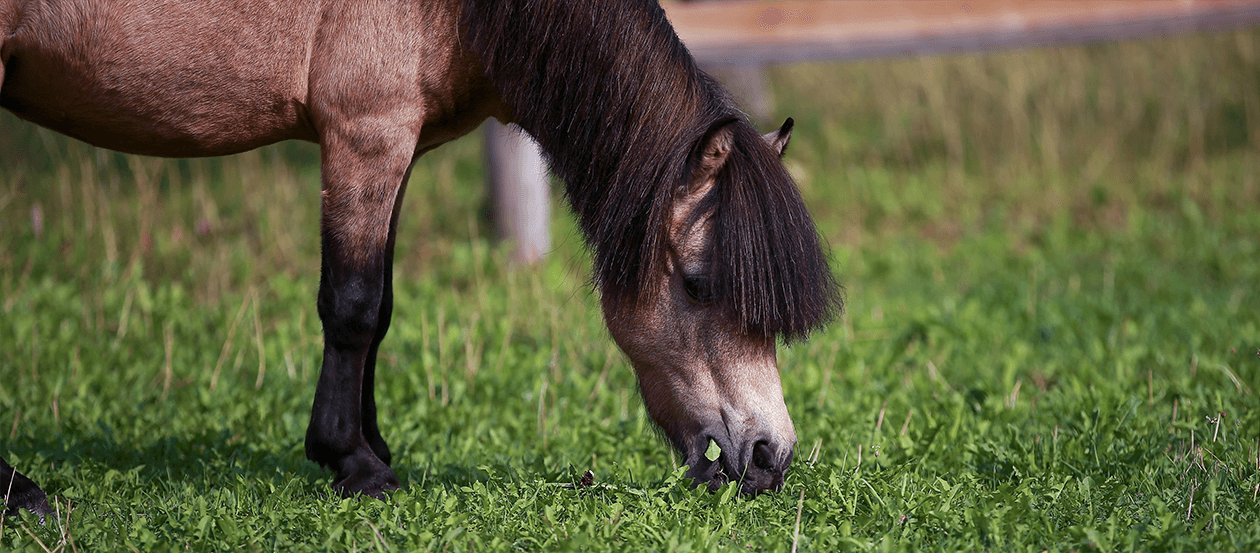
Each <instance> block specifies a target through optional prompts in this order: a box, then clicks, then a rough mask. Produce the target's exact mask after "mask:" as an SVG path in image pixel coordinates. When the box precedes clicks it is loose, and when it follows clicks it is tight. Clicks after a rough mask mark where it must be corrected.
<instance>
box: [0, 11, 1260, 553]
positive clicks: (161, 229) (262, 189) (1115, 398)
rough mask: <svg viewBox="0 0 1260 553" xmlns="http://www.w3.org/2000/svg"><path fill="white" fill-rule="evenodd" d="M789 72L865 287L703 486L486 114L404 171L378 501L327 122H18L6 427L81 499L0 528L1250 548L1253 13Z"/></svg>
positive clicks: (297, 541) (819, 175)
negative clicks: (322, 367) (334, 430)
mask: <svg viewBox="0 0 1260 553" xmlns="http://www.w3.org/2000/svg"><path fill="white" fill-rule="evenodd" d="M769 77H770V81H771V82H772V83H773V90H772V95H773V97H774V100H775V105H776V112H777V113H776V117H777V118H782V117H785V116H788V115H791V116H793V117H795V118H796V120H797V130H796V133H795V134H794V136H793V142H792V145H791V147H790V149H789V153H788V156H787V159H788V161H787V163H788V164H789V167H790V169H791V170H792V171H793V172H794V174H796V176H797V177H798V180H799V182H800V184H801V187H802V189H803V192H804V195H805V198H806V201H807V203H808V204H809V205H810V207H811V209H812V211H813V212H814V213H815V216H816V217H817V221H818V225H819V228H820V230H821V232H822V233H823V234H824V235H825V236H826V237H827V239H828V241H829V243H830V245H831V248H832V251H833V254H834V267H835V270H836V272H837V275H838V276H839V278H840V280H841V281H842V282H843V283H844V284H845V286H846V288H847V298H848V312H847V314H846V316H845V317H844V319H843V320H842V321H839V322H837V323H836V324H834V325H833V326H832V327H830V328H829V329H828V330H827V331H826V332H824V333H820V334H818V335H815V336H814V337H813V338H812V339H811V340H810V341H808V342H806V343H804V344H800V345H796V346H794V347H792V348H790V349H781V350H780V354H779V358H780V367H781V373H782V377H783V385H784V391H785V394H786V400H787V405H788V408H789V410H790V411H791V413H792V415H793V418H794V420H795V423H796V428H797V433H798V435H799V436H800V444H799V445H798V451H797V455H796V459H797V462H796V463H795V464H794V465H793V468H792V469H791V470H790V471H789V473H788V476H787V481H786V484H785V487H784V489H783V490H782V491H781V492H779V493H775V494H767V495H762V496H760V497H757V498H755V499H745V498H741V497H740V496H738V495H736V494H735V493H734V487H730V486H728V487H726V488H723V489H722V490H720V491H719V492H717V493H712V494H710V493H706V492H704V491H693V490H691V489H690V488H689V487H688V486H687V485H686V482H684V481H682V480H681V477H680V475H681V473H682V470H681V468H679V467H677V466H676V463H677V461H676V459H675V458H674V457H673V456H672V455H671V454H670V452H669V450H668V448H667V447H666V445H665V443H664V442H663V440H661V439H660V438H659V437H658V436H657V435H656V434H655V433H654V431H653V429H652V427H651V425H650V423H649V422H648V420H647V418H646V415H645V412H644V409H643V407H642V405H641V402H640V400H639V398H638V397H637V391H636V387H635V383H634V375H633V373H632V371H631V370H630V368H629V366H628V365H627V363H626V361H625V359H624V357H623V356H622V355H621V353H620V352H619V351H618V350H617V349H616V347H615V346H614V345H613V344H612V342H611V340H610V339H609V338H608V337H607V333H606V331H605V330H604V329H603V326H602V322H601V318H600V315H599V311H598V301H597V298H596V297H595V295H594V293H593V292H592V291H591V290H590V288H589V287H588V286H587V285H586V282H587V278H588V266H587V265H588V258H587V255H586V253H585V252H584V251H583V248H582V245H581V241H580V239H579V238H578V236H577V234H576V233H575V231H574V225H573V222H572V220H571V219H569V218H568V217H567V215H565V216H560V217H558V218H557V219H556V220H555V222H554V227H553V228H554V233H555V240H554V242H555V243H556V244H557V246H556V249H555V251H554V252H552V253H551V255H550V256H549V257H548V259H547V260H546V261H545V262H544V263H542V264H541V265H539V266H537V267H518V268H511V269H509V268H508V267H507V266H506V264H505V263H504V259H505V258H506V252H505V250H504V249H503V248H502V247H501V246H499V245H495V244H494V243H493V242H492V241H491V240H490V239H489V237H488V233H489V232H490V229H491V228H492V226H491V225H489V224H488V222H487V220H486V218H485V208H484V205H485V200H484V197H483V192H482V187H481V184H480V182H481V175H482V173H481V165H480V163H481V151H480V145H479V144H478V141H477V139H476V138H475V137H474V138H471V139H464V140H461V141H459V142H456V143H454V144H451V145H448V146H446V147H444V148H442V149H441V150H439V151H437V152H435V153H433V154H430V155H428V156H426V157H425V158H424V159H422V160H421V161H420V162H419V164H418V166H417V168H416V170H415V171H414V175H413V177H412V182H411V185H410V188H409V191H408V198H407V200H406V202H407V204H406V207H405V210H404V213H405V218H404V221H403V227H402V229H401V231H400V238H399V244H400V246H399V253H398V258H399V259H398V262H397V265H398V270H397V274H398V278H397V282H396V287H397V299H396V302H397V304H396V305H397V307H396V311H395V313H396V315H395V322H394V325H393V326H392V329H391V331H390V335H389V337H388V338H387V340H386V343H385V346H384V347H383V348H382V350H383V354H382V359H381V367H380V368H379V369H378V373H379V374H378V382H379V384H378V401H379V405H380V409H381V417H382V420H383V430H384V433H385V437H386V439H387V440H389V442H390V444H391V446H392V447H393V449H394V454H395V460H394V466H395V469H396V470H397V471H398V474H399V477H400V479H401V480H402V482H403V484H404V487H405V488H404V490H403V491H401V492H399V493H397V494H395V495H394V496H393V497H392V499H391V500H390V501H388V502H377V501H371V500H364V501H358V500H342V499H339V498H337V497H335V496H333V495H332V494H331V493H330V491H331V490H330V488H329V475H328V474H326V473H323V472H322V471H321V470H319V469H318V467H316V466H315V465H313V464H311V463H308V462H306V461H305V460H304V456H303V450H302V437H303V435H304V431H305V426H306V422H307V418H308V416H309V409H310V401H311V397H312V394H313V391H314V384H315V378H316V376H317V373H318V370H319V363H320V355H321V353H320V352H321V337H320V327H319V322H318V319H317V317H316V316H315V313H314V295H315V288H316V286H317V281H318V276H317V274H318V272H317V269H318V241H317V221H318V205H319V204H318V193H317V189H318V173H317V171H318V161H317V158H318V152H317V150H316V149H315V148H314V146H311V145H305V144H283V145H279V146H275V147H270V148H266V149H263V150H260V151H257V152H252V153H248V154H243V155H240V156H235V157H230V158H224V159H214V160H158V159H152V158H137V157H129V156H124V155H120V154H115V153H112V152H106V151H101V150H96V149H93V148H90V147H87V146H85V145H83V144H80V143H76V142H74V141H72V140H69V139H65V138H62V137H60V136H57V135H54V134H52V133H50V132H47V131H43V130H39V129H37V128H35V127H33V126H31V125H29V124H25V123H22V122H19V121H18V120H17V119H15V118H14V117H12V116H11V115H9V114H7V113H4V114H0V164H2V165H0V167H2V169H0V344H2V345H3V353H0V454H2V455H3V456H4V457H5V458H7V459H8V460H9V461H10V462H11V463H12V464H14V465H15V466H17V467H19V469H20V470H23V471H24V472H25V473H26V474H28V475H29V476H30V477H32V478H33V479H35V480H36V481H37V482H39V483H40V484H42V485H43V486H44V488H45V489H46V490H48V491H49V493H50V494H51V496H52V498H53V499H54V500H55V502H56V504H57V506H58V509H59V510H60V511H61V513H62V516H61V518H60V519H59V520H49V521H48V522H47V523H46V524H43V525H41V524H40V522H39V520H38V519H36V518H34V517H32V516H30V515H29V514H27V515H24V516H22V517H20V518H10V519H7V520H2V521H0V550H10V549H12V550H24V551H53V550H60V551H127V550H135V551H165V550H176V549H179V550H185V549H191V550H199V551H212V550H218V551H237V550H242V551H252V550H281V551H288V550H338V551H341V550H351V551H362V550H399V551H419V550H432V551H486V550H545V551H559V550H593V551H600V550H630V551H643V550H657V551H715V550H740V551H747V550H765V551H785V550H788V549H791V548H795V549H797V550H799V551H848V550H881V551H883V550H887V551H901V550H914V551H919V550H969V551H977V550H991V551H1017V550H1018V551H1040V550H1047V549H1048V550H1056V551H1057V550H1101V551H1134V550H1140V551H1173V550H1180V551H1207V550H1212V551H1227V550H1253V551H1254V550H1255V549H1256V548H1258V547H1260V501H1257V494H1258V493H1260V457H1258V452H1260V409H1258V407H1260V401H1257V396H1256V393H1257V391H1260V358H1258V357H1257V350H1258V348H1260V295H1258V292H1257V285H1256V283H1257V282H1260V244H1258V239H1257V237H1260V184H1258V180H1260V32H1236V33H1225V34H1214V35H1204V36H1192V37H1183V38H1177V39H1161V40H1153V41H1145V42H1134V43H1125V44H1116V45H1094V46H1085V47H1077V48H1063V49H1048V50H1035V51H1020V52H1007V53H997V54H990V55H984V56H957V57H946V58H927V59H900V60H887V61H872V62H863V63H851V64H844V65H830V64H825V65H802V66H787V67H775V68H772V69H771V70H770V74H769ZM777 122H778V121H774V122H771V121H766V122H764V123H765V124H766V126H769V125H770V124H772V123H777ZM557 213H564V210H563V209H557ZM586 470H592V471H593V472H594V474H595V484H596V485H595V486H593V487H589V488H585V489H573V488H570V487H565V484H570V483H573V482H575V481H577V480H579V479H580V477H581V475H582V473H583V472H584V471H586Z"/></svg>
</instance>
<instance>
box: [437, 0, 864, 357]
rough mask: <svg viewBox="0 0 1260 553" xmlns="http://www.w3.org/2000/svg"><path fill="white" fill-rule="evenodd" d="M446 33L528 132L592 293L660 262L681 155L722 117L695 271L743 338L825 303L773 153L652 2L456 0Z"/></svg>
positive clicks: (817, 320)
mask: <svg viewBox="0 0 1260 553" xmlns="http://www.w3.org/2000/svg"><path fill="white" fill-rule="evenodd" d="M462 10H463V11H462V14H461V18H460V19H461V26H462V31H463V35H462V37H461V38H462V41H463V42H464V44H465V45H466V46H468V47H470V48H471V49H472V50H473V51H474V52H476V53H477V55H478V56H479V57H480V59H481V61H482V63H483V64H484V65H485V67H486V72H487V75H488V76H489V78H490V80H491V81H492V82H493V83H494V85H495V86H496V87H497V88H498V89H499V92H500V94H501V95H502V97H503V100H504V103H505V104H506V106H507V108H508V109H509V110H510V111H511V114H512V116H513V118H514V119H515V120H516V122H517V123H518V124H519V125H520V126H521V127H522V128H523V129H525V130H526V131H528V132H529V133H530V134H531V135H533V137H534V138H535V139H536V140H537V141H538V143H539V145H540V146H541V147H542V149H543V151H544V152H545V153H546V154H547V157H548V158H549V162H550V165H551V169H552V170H553V171H554V172H555V173H556V174H558V175H559V176H560V177H561V178H563V179H564V182H565V193H566V196H567V197H568V200H569V202H570V204H571V205H572V207H573V209H574V211H575V212H577V214H578V218H579V221H580V225H581V228H582V231H583V233H584V234H585V235H586V239H587V241H588V242H589V243H590V244H591V245H592V246H593V247H594V250H595V274H596V277H595V278H596V280H597V283H598V285H599V287H600V289H601V291H602V293H604V294H611V295H613V296H615V297H620V298H624V299H627V300H630V301H634V300H635V299H637V298H639V297H642V295H643V294H645V293H649V292H651V290H649V289H648V287H649V286H652V284H651V283H652V282H653V279H649V278H646V277H645V275H649V274H653V273H654V272H659V271H661V270H663V267H662V266H661V264H662V263H663V262H664V253H665V246H666V226H667V222H668V220H669V217H670V214H671V208H672V206H673V201H674V193H675V190H676V189H677V187H678V186H679V185H680V184H682V183H685V182H687V180H688V178H689V176H690V175H691V167H690V165H689V159H690V157H691V153H692V152H693V150H695V148H696V145H697V143H698V142H699V141H700V140H701V138H702V137H704V136H705V135H706V133H708V132H709V130H710V129H711V128H712V127H713V126H714V125H715V124H719V123H721V122H724V121H729V120H731V119H735V120H736V122H735V123H733V126H734V129H735V140H734V147H733V149H732V152H731V154H730V157H729V158H728V160H727V163H726V165H725V167H724V169H723V170H722V172H721V173H720V174H719V175H718V185H717V186H715V187H714V192H713V193H711V194H710V197H709V198H706V200H705V201H704V203H703V205H704V206H705V208H706V209H710V210H712V211H713V221H714V227H713V229H714V237H713V238H714V239H713V247H714V250H713V251H712V253H711V255H712V263H711V264H710V268H711V269H710V270H711V271H712V275H710V276H711V279H712V283H713V286H714V291H715V292H717V293H718V297H719V298H720V299H719V301H721V302H723V303H724V304H725V307H726V308H727V309H729V310H730V311H731V314H732V315H733V316H735V317H737V318H738V319H739V320H740V321H741V322H742V324H743V325H744V327H745V328H747V329H748V330H749V331H750V332H755V333H758V334H763V335H782V336H783V337H784V338H785V339H787V340H792V339H796V338H801V337H804V336H805V335H806V334H808V333H809V332H810V331H811V330H814V329H816V328H818V327H820V326H821V325H823V324H824V323H825V322H827V321H828V320H829V319H830V318H831V317H832V316H833V315H835V314H836V313H838V312H839V310H840V308H841V301H840V292H839V287H838V286H837V285H836V283H835V280H834V278H833V277H832V275H831V271H830V269H829V268H828V266H827V261H826V256H825V255H824V254H823V251H822V248H821V247H820V245H819V242H818V237H817V233H816V231H815V229H814V225H813V222H812V220H811V219H810V217H809V213H808V212H807V211H806V210H805V205H804V203H803V202H802V201H801V198H800V194H799V192H798V191H797V189H796V186H795V184H794V183H793V182H792V179H791V177H790V176H789V175H788V173H787V171H786V170H784V169H783V167H782V164H781V163H780V162H779V160H778V159H777V157H776V156H775V154H774V152H772V151H771V149H770V147H769V146H768V145H767V144H766V143H765V142H764V141H763V140H762V139H761V137H760V136H759V135H757V133H756V132H755V131H754V130H753V129H752V127H751V126H750V125H749V124H748V123H747V121H746V120H745V119H744V118H743V116H742V114H741V113H740V112H739V111H738V110H737V109H736V108H735V106H734V105H733V103H732V102H731V101H730V100H729V98H728V97H727V95H726V93H725V91H723V90H722V88H721V87H720V86H719V85H718V84H717V83H716V82H715V81H713V79H711V78H710V77H709V76H708V75H706V74H705V73H704V72H702V71H701V70H700V69H699V68H698V67H697V66H696V63H695V60H694V59H692V57H691V55H690V54H689V53H688V52H687V49H686V48H685V47H684V46H683V44H682V42H681V41H679V40H678V37H677V36H676V35H675V34H674V30H673V27H671V26H670V24H669V21H668V20H667V19H666V17H665V13H664V11H663V10H662V9H661V7H660V5H659V4H657V2H656V0H465V1H464V4H463V6H462Z"/></svg>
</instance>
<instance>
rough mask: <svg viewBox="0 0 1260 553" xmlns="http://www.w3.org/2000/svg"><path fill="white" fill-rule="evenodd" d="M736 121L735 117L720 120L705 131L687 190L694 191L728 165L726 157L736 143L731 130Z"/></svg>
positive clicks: (697, 150)
mask: <svg viewBox="0 0 1260 553" xmlns="http://www.w3.org/2000/svg"><path fill="white" fill-rule="evenodd" d="M734 122H735V121H734V120H733V119H731V120H726V121H721V122H718V123H716V124H714V125H713V126H712V127H709V131H708V132H706V133H704V138H701V139H700V142H699V148H697V149H696V154H694V155H696V156H698V157H697V159H696V160H695V161H694V162H693V163H694V164H693V165H692V166H693V167H695V171H694V173H693V174H692V179H691V183H690V186H689V187H688V190H687V191H686V192H688V193H690V192H694V191H695V190H694V189H695V188H696V187H698V186H700V185H702V184H703V183H705V182H707V181H708V180H709V179H710V178H712V177H713V175H716V174H717V173H718V171H721V170H722V166H723V165H726V158H727V157H729V156H730V155H731V146H732V144H734V133H733V132H732V130H731V125H732V124H733V123H734Z"/></svg>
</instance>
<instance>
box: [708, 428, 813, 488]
mask: <svg viewBox="0 0 1260 553" xmlns="http://www.w3.org/2000/svg"><path fill="white" fill-rule="evenodd" d="M704 441H705V442H706V443H708V444H710V445H709V446H708V447H706V448H705V449H703V450H702V449H699V448H697V449H696V450H695V451H692V452H688V454H687V458H688V461H689V463H688V464H689V465H690V467H691V468H690V469H689V470H688V471H687V477H689V478H691V479H692V480H694V481H695V484H696V485H700V484H704V485H705V486H706V487H707V488H708V489H709V491H717V490H718V489H719V488H721V487H722V486H725V485H727V484H729V483H731V482H737V483H739V487H740V492H741V493H743V494H744V495H749V496H755V495H757V494H759V493H761V492H764V491H774V490H778V489H779V488H781V487H783V477H784V473H786V472H787V467H788V465H790V464H791V463H792V456H793V455H792V451H791V450H789V451H787V452H786V453H787V454H786V455H785V456H783V459H781V460H779V459H775V457H776V456H775V455H774V448H773V447H772V446H770V445H769V443H768V442H766V441H758V442H756V443H753V444H748V445H747V446H745V448H743V449H745V450H747V451H741V449H737V448H735V447H734V446H727V447H722V446H721V445H720V444H721V442H720V441H718V440H717V439H715V438H706V439H705V440H704ZM714 446H716V449H717V453H716V455H715V451H714V450H715V447H714ZM741 453H746V454H741Z"/></svg>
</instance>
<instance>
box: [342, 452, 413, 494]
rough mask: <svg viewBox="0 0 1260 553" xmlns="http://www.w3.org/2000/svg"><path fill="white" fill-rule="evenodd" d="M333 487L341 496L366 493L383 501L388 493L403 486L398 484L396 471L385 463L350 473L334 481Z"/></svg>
mask: <svg viewBox="0 0 1260 553" xmlns="http://www.w3.org/2000/svg"><path fill="white" fill-rule="evenodd" d="M378 463H379V461H378ZM332 487H333V489H334V490H336V491H337V493H339V494H341V497H354V496H356V495H366V496H368V497H374V498H376V499H380V500H382V501H384V500H385V496H386V495H387V494H389V493H392V492H395V491H398V490H399V489H401V488H402V486H401V485H399V484H398V477H397V476H395V475H394V471H392V470H390V469H389V468H388V467H385V466H384V464H383V463H382V464H381V466H380V467H365V468H363V469H361V470H358V471H356V472H353V473H351V474H348V475H346V476H344V477H343V478H341V479H340V480H338V481H337V482H334V483H333V486H332Z"/></svg>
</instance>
